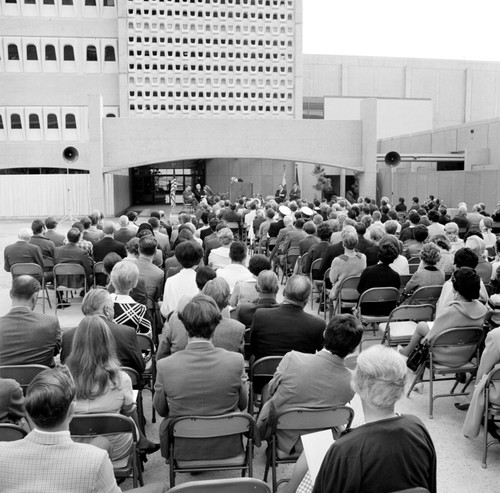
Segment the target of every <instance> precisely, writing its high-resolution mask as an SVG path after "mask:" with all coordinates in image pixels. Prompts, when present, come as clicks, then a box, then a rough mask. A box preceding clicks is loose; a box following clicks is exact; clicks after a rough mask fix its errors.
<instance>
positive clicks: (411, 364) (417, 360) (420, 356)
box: [406, 341, 429, 372]
mask: <svg viewBox="0 0 500 493" xmlns="http://www.w3.org/2000/svg"><path fill="white" fill-rule="evenodd" d="M428 355H429V343H428V342H427V341H425V342H423V343H420V344H418V345H417V347H415V348H414V349H413V351H412V352H411V353H410V355H409V356H408V359H407V360H406V366H407V367H408V368H409V369H410V370H411V371H413V372H416V371H417V370H418V369H419V368H420V366H421V365H422V364H423V363H425V361H426V360H427V356H428Z"/></svg>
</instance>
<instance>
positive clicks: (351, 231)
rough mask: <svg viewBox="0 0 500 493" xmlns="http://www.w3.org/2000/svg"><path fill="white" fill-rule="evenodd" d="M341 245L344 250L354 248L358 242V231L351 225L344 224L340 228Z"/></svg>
mask: <svg viewBox="0 0 500 493" xmlns="http://www.w3.org/2000/svg"><path fill="white" fill-rule="evenodd" d="M341 238H342V245H343V246H344V248H345V249H346V250H354V248H356V245H357V244H358V233H357V232H356V229H355V228H354V227H353V226H344V229H343V230H342V235H341Z"/></svg>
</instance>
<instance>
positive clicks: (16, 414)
mask: <svg viewBox="0 0 500 493" xmlns="http://www.w3.org/2000/svg"><path fill="white" fill-rule="evenodd" d="M24 414H25V411H24V396H23V389H21V386H20V385H19V384H18V383H17V382H16V381H15V380H12V379H10V378H0V423H14V424H16V423H18V422H19V420H20V419H21V418H24Z"/></svg>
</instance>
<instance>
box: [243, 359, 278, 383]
mask: <svg viewBox="0 0 500 493" xmlns="http://www.w3.org/2000/svg"><path fill="white" fill-rule="evenodd" d="M282 359H283V356H265V357H264V358H260V359H258V360H255V361H254V362H253V363H252V364H251V365H250V372H249V377H250V381H253V379H254V378H255V377H273V375H274V373H275V372H276V368H278V365H279V364H280V362H281V360H282Z"/></svg>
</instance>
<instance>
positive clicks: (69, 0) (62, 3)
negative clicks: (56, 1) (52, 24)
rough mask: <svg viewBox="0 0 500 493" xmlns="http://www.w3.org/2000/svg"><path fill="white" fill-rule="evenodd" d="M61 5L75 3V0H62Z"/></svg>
mask: <svg viewBox="0 0 500 493" xmlns="http://www.w3.org/2000/svg"><path fill="white" fill-rule="evenodd" d="M61 5H73V0H62V2H61Z"/></svg>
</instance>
